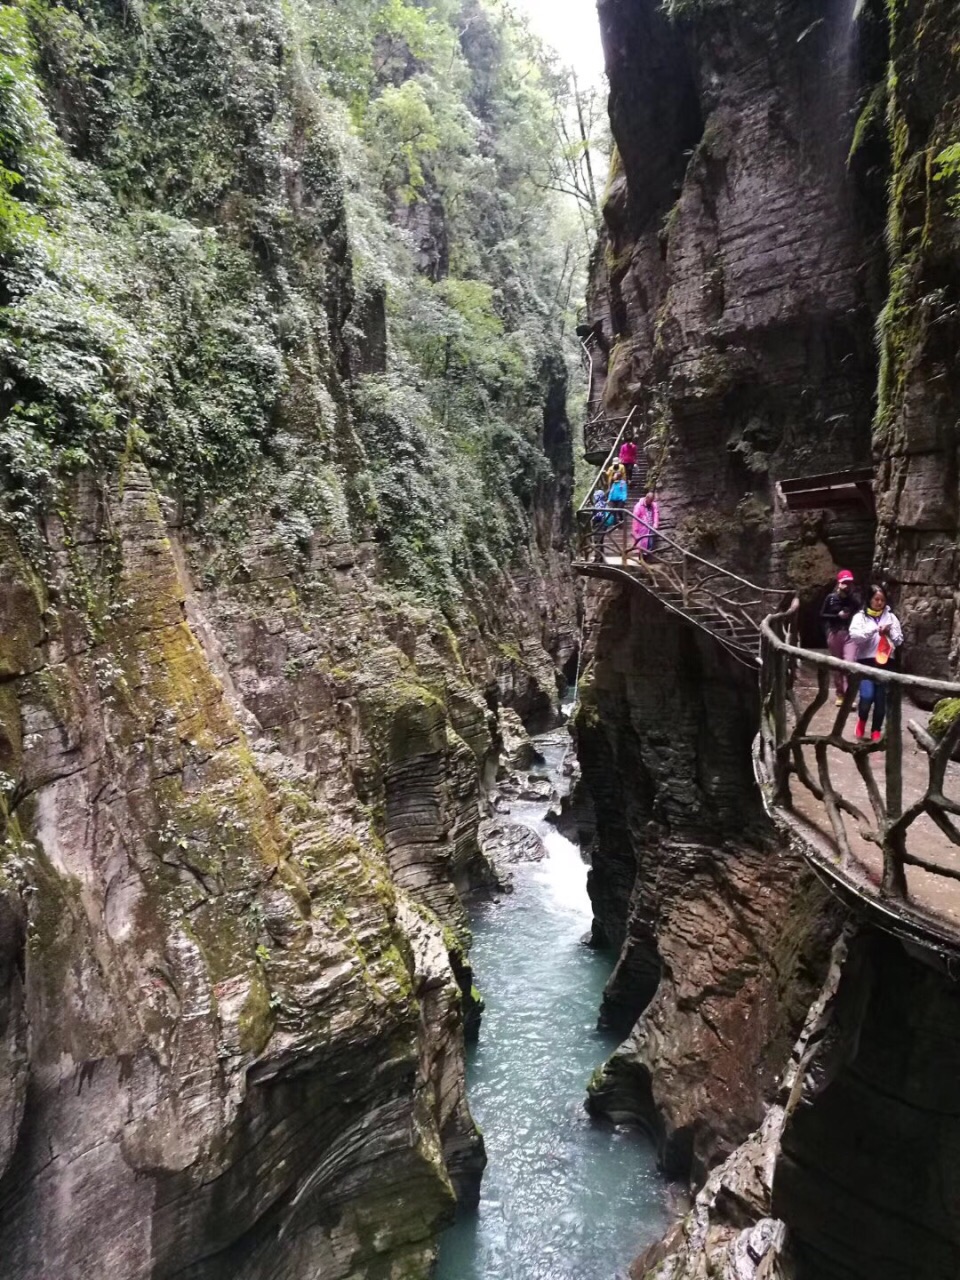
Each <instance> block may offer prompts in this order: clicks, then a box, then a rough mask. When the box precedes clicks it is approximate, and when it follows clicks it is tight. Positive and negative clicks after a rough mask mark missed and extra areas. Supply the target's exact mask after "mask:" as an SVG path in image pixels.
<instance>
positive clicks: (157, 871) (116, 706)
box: [0, 465, 569, 1280]
mask: <svg viewBox="0 0 960 1280" xmlns="http://www.w3.org/2000/svg"><path fill="white" fill-rule="evenodd" d="M545 518H546V516H545ZM47 535H48V545H49V548H50V553H51V568H50V572H49V575H48V577H47V579H46V581H44V579H43V578H41V576H40V575H38V574H37V572H36V570H35V569H33V568H32V567H31V566H30V565H29V564H28V563H27V561H26V560H25V559H24V558H23V557H22V556H21V555H19V553H18V552H17V551H16V548H15V545H14V544H13V542H12V541H11V540H9V539H8V540H7V542H6V543H5V545H4V555H3V565H4V576H3V580H2V584H0V615H2V617H3V619H4V624H5V625H4V633H5V641H4V646H3V662H2V668H0V678H2V684H0V688H2V691H3V703H2V706H3V717H2V726H3V732H2V737H0V742H2V751H3V765H4V770H5V774H6V775H7V778H8V785H7V787H6V790H5V793H4V811H3V812H4V820H5V829H6V838H5V845H4V855H3V860H2V864H0V977H2V979H3V982H2V988H0V1063H2V1066H3V1068H4V1069H3V1073H2V1079H3V1083H2V1086H0V1173H2V1175H3V1176H2V1178H0V1254H2V1256H3V1258H4V1275H5V1276H9V1277H11V1280H14V1278H15V1280H33V1278H34V1277H36V1278H37V1280H39V1278H40V1277H46V1276H47V1275H49V1274H51V1273H52V1272H57V1273H59V1274H63V1275H77V1276H79V1275H92V1274H103V1273H105V1272H106V1271H108V1270H109V1272H110V1274H111V1275H112V1276H117V1277H135V1276H144V1277H146V1276H148V1275H149V1276H154V1275H173V1274H177V1275H184V1276H191V1277H196V1278H197V1280H212V1278H213V1277H224V1280H226V1277H228V1276H229V1277H230V1278H231V1280H237V1278H239V1277H241V1276H242V1277H251V1278H252V1277H259V1276H263V1275H265V1274H267V1273H268V1272H269V1274H270V1275H271V1276H276V1277H284V1278H286V1277H290V1278H291V1280H293V1277H300V1276H307V1275H315V1274H317V1269H318V1268H319V1269H320V1271H322V1273H323V1274H324V1275H325V1276H330V1277H337V1276H342V1277H347V1276H350V1277H361V1276H363V1277H368V1276H369V1277H371V1278H372V1277H381V1276H382V1277H384V1278H385V1277H387V1276H388V1275H396V1274H397V1268H402V1269H403V1273H404V1274H409V1275H425V1274H426V1271H427V1269H428V1268H429V1265H430V1262H431V1260H432V1258H433V1254H434V1247H435V1232H436V1229H437V1227H438V1224H440V1223H441V1222H442V1221H443V1220H444V1219H445V1218H446V1217H447V1216H448V1214H449V1213H450V1211H451V1209H452V1206H453V1203H454V1197H455V1195H456V1196H458V1197H459V1198H460V1199H461V1200H462V1201H463V1202H465V1203H470V1202H472V1201H473V1200H474V1199H475V1197H476V1195H477V1191H478V1181H479V1174H480V1171H481V1169H482V1167H483V1160H484V1157H483V1143H482V1139H481V1138H480V1135H479V1134H478V1132H477V1131H476V1129H475V1128H474V1126H473V1123H472V1120H471V1118H470V1115H469V1110H468V1108H467V1103H466V1098H465V1090H464V1078H463V1059H462V1050H463V1023H464V1014H465V1013H466V1014H468V1015H471V1016H472V1009H471V1008H470V1001H471V1000H472V996H471V994H470V993H471V974H470V970H469V965H468V963H467V961H466V958H465V954H464V950H463V947H464V943H465V942H466V941H467V940H468V938H469V934H468V931H467V930H466V925H465V917H464V913H463V906H462V901H461V898H460V896H459V895H460V893H461V892H463V891H465V890H467V889H469V888H472V887H475V886H476V885H478V884H482V883H485V882H486V881H487V879H488V878H489V871H488V868H487V866H486V863H485V861H484V859H483V858H482V856H481V854H480V850H479V846H478V841H477V827H478V823H479V819H480V817H481V813H482V804H483V795H484V781H485V777H486V776H488V774H489V771H490V767H491V766H492V764H493V763H494V762H495V758H496V747H497V739H498V735H499V730H498V726H497V721H496V716H495V714H494V711H491V706H493V707H494V709H495V708H496V705H497V703H496V699H497V697H498V696H499V693H501V692H502V693H504V695H505V696H510V694H511V693H512V691H513V689H514V687H515V686H516V687H518V688H520V689H521V691H522V693H523V694H524V696H527V695H529V691H530V689H531V688H534V687H535V688H537V690H538V692H539V696H540V698H541V699H542V700H543V702H544V704H545V705H547V706H549V705H551V704H552V705H555V702H556V678H555V675H554V668H553V667H552V664H551V663H550V660H549V658H548V656H547V654H546V652H545V651H544V650H543V649H542V648H541V647H540V644H539V641H540V636H541V635H544V636H546V634H547V633H546V630H543V631H542V630H541V627H544V628H548V627H549V626H550V625H551V623H550V618H549V609H548V608H547V607H546V605H545V606H544V619H546V621H544V619H541V617H540V616H539V612H540V611H539V609H536V608H533V609H532V614H533V617H534V619H535V629H534V630H531V629H530V628H529V627H528V626H527V612H526V611H527V610H531V602H530V600H529V595H528V593H529V588H530V585H531V583H530V581H529V580H528V581H527V582H526V583H525V592H524V594H523V595H521V594H520V593H519V592H516V593H513V592H512V591H511V590H510V589H509V584H507V583H506V582H505V583H504V588H505V589H504V590H503V591H502V592H501V599H500V601H499V602H498V604H497V606H494V605H493V604H492V603H491V604H490V605H489V609H490V613H489V615H488V617H489V618H492V617H493V616H494V614H495V610H496V611H497V612H496V616H497V618H498V620H499V625H500V626H501V627H502V628H503V630H502V632H501V634H505V635H506V634H516V635H518V636H522V637H523V638H524V645H525V647H526V648H527V649H528V650H529V652H530V653H531V654H532V653H534V652H536V653H537V655H538V659H537V662H538V665H535V664H533V663H532V662H531V661H527V660H526V659H525V658H524V656H523V654H521V653H520V651H519V649H518V650H517V651H516V652H515V653H514V654H513V655H512V656H511V657H510V658H509V659H505V658H504V656H503V655H502V654H500V653H499V652H498V650H497V648H496V645H495V644H493V645H491V644H490V643H489V642H488V641H487V640H486V639H485V638H484V637H482V636H481V633H480V630H479V626H478V625H477V624H475V625H474V629H473V630H468V629H465V632H464V635H463V637H462V639H463V654H461V650H460V646H459V644H458V640H457V637H456V636H455V635H454V633H453V632H452V631H451V629H450V627H449V626H448V625H447V624H446V623H445V622H444V621H443V619H442V618H441V617H440V616H439V615H437V614H434V613H431V612H430V611H429V610H426V609H422V608H419V609H418V608H416V607H414V606H401V605H399V604H398V603H397V602H396V601H395V599H393V598H392V597H390V596H388V594H387V593H386V592H382V591H380V590H379V589H378V587H377V584H376V576H375V573H374V565H373V562H372V560H371V558H370V553H369V551H365V550H364V549H363V548H356V547H353V548H348V547H343V546H339V547H328V548H319V547H318V548H317V550H316V553H315V557H314V563H313V566H312V569H313V572H312V574H311V575H309V577H308V576H306V575H304V574H303V573H302V571H301V572H300V573H299V575H298V574H297V573H295V572H293V570H292V569H291V566H290V565H284V564H282V563H280V562H278V560H277V559H276V557H269V556H268V555H266V554H264V555H263V556H262V557H259V558H258V557H257V556H256V555H255V554H254V553H253V552H251V554H250V557H249V564H250V566H251V571H250V572H249V574H248V575H247V576H246V582H245V585H244V586H242V587H238V586H236V584H234V585H233V587H232V588H230V589H227V588H226V587H224V586H223V585H220V586H218V587H217V588H216V589H207V590H198V589H197V587H196V582H197V581H198V580H199V578H198V576H195V575H194V572H193V571H192V570H191V564H193V565H194V566H195V565H196V564H198V563H204V562H208V557H209V548H206V554H207V561H204V560H203V558H202V552H201V548H200V547H199V545H198V544H196V543H195V541H194V540H192V539H191V537H190V536H189V535H188V533H187V531H186V530H178V529H173V530H170V529H168V527H167V523H166V521H165V519H164V514H163V507H162V504H161V502H160V500H159V499H158V496H157V493H156V491H155V489H154V487H153V485H152V483H151V481H150V478H149V476H148V475H147V473H146V471H145V470H144V469H142V468H140V467H138V466H135V465H131V466H130V467H129V468H128V470H127V472H126V474H125V475H124V477H123V479H122V482H120V483H118V484H115V485H113V486H110V487H109V488H107V489H102V488H101V487H100V486H99V485H96V484H94V483H92V482H85V483H83V484H81V485H80V486H79V487H78V489H77V492H76V499H75V502H74V504H72V505H71V506H70V507H69V508H68V507H65V508H64V509H63V510H62V511H61V513H60V515H59V516H58V517H57V519H55V520H51V521H50V523H49V525H48V530H47ZM534 605H535V602H534ZM559 608H560V606H558V609H559ZM321 610H322V612H321ZM560 616H562V610H561V612H560ZM511 624H515V629H514V630H510V629H509V627H510V625H511ZM567 625H568V627H569V624H567ZM565 635H566V632H564V636H557V637H556V640H555V643H556V645H557V646H558V648H557V651H558V653H561V654H562V653H563V650H564V645H565V644H566V643H567V640H566V639H565V638H564V637H565ZM464 655H466V656H464ZM467 663H469V664H470V667H469V668H468V666H467V665H466V664H467ZM521 671H522V672H524V673H526V675H525V679H524V681H522V682H518V681H517V678H516V677H517V673H519V672H521ZM511 672H512V673H513V675H512V676H511V675H510V673H511ZM541 672H542V673H543V675H544V678H545V679H546V678H547V676H548V675H549V679H550V685H551V686H552V687H547V688H541V687H540V685H539V684H537V675H538V673H541ZM484 691H485V692H486V695H487V696H486V697H485V696H484ZM91 1221H96V1222H97V1223H98V1228H97V1230H96V1231H95V1232H94V1231H88V1230H86V1229H85V1224H87V1223H89V1222H91Z"/></svg>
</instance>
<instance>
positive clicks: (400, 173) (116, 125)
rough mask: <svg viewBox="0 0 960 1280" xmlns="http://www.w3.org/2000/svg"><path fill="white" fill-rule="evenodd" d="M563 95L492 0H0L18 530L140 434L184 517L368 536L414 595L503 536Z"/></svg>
mask: <svg viewBox="0 0 960 1280" xmlns="http://www.w3.org/2000/svg"><path fill="white" fill-rule="evenodd" d="M567 95H568V87H567V85H566V81H565V78H564V77H563V76H562V75H560V74H558V72H557V71H556V69H555V68H553V67H552V66H551V64H550V62H549V60H548V59H547V58H546V57H545V55H544V53H543V51H542V50H541V49H540V47H539V46H538V45H537V43H536V42H535V41H534V40H533V38H532V37H531V36H530V34H529V33H528V32H527V31H526V30H525V28H524V27H523V26H522V25H521V24H520V23H518V21H517V20H516V19H515V18H514V17H513V16H512V14H511V13H510V11H509V10H508V9H507V8H506V7H504V6H503V5H502V4H501V3H500V0H432V2H431V3H425V2H419V3H418V2H417V0H341V2H335V0H244V3H240V2H239V0H203V2H202V3H197V0H168V2H167V3H164V4H163V5H156V4H152V3H149V0H63V2H62V3H58V2H57V0H15V2H14V3H12V4H7V5H4V6H0V258H2V263H0V265H2V269H3V281H4V283H3V286H2V293H0V308H2V310H0V352H2V360H3V385H2V391H0V394H2V397H3V399H2V405H0V413H2V427H0V479H2V482H3V491H4V492H3V501H2V518H3V520H4V521H6V522H8V523H10V524H12V525H13V527H14V528H15V529H16V531H17V533H18V536H19V538H20V540H21V543H22V545H23V546H24V547H25V548H27V550H28V551H30V552H31V554H32V553H34V552H37V553H38V554H39V551H40V549H41V548H42V539H41V537H40V522H41V517H42V514H43V512H45V511H48V510H50V509H51V508H53V507H55V506H56V505H57V503H58V502H59V501H60V500H61V497H62V494H63V493H64V492H66V491H67V490H68V489H69V479H70V477H71V476H72V475H73V474H75V473H76V472H77V471H79V470H86V471H93V472H94V473H96V474H101V475H103V476H104V477H105V478H109V477H110V476H111V475H115V474H116V473H117V470H118V468H121V467H122V466H123V465H124V464H125V463H127V462H129V460H130V459H132V458H140V459H142V460H144V461H145V462H146V463H147V464H148V466H149V467H150V469H151V471H152V473H153V475H154V476H155V478H156V480H157V482H158V483H159V484H161V485H162V486H163V487H164V488H165V489H166V490H167V491H168V492H169V493H170V494H171V495H172V496H173V497H174V498H176V500H177V501H178V502H179V504H180V506H181V509H182V510H183V511H184V513H185V518H186V519H187V520H188V521H190V522H192V524H193V525H194V526H195V527H197V528H199V529H201V530H202V531H205V532H206V533H207V534H209V536H210V537H211V538H216V539H221V540H222V539H224V538H227V537H242V535H243V530H244V529H245V527H246V526H247V524H248V523H249V522H250V521H251V520H254V519H261V520H262V518H263V513H268V515H269V520H270V527H271V529H272V531H273V533H274V535H275V537H276V539H277V541H278V542H279V543H280V544H281V546H282V547H283V548H285V549H286V550H287V551H288V552H289V553H290V554H292V555H296V554H299V553H302V552H305V551H306V550H307V548H308V547H309V545H310V543H311V540H313V539H316V538H317V537H324V536H328V537H336V538H343V537H350V538H352V539H358V538H361V537H364V536H369V535H371V534H372V535H373V536H375V537H376V538H377V539H378V540H379V541H380V543H381V544H382V549H383V560H384V564H385V566H386V568H387V571H388V572H389V573H390V574H391V575H392V576H393V577H395V578H396V579H397V580H398V581H399V582H401V583H403V584H404V585H405V586H407V587H409V588H411V589H413V590H415V591H416V592H417V593H418V594H421V595H426V596H429V597H431V598H432V599H434V600H437V601H439V602H441V603H447V602H450V601H453V600H455V599H456V598H457V596H458V595H459V594H460V593H461V592H462V591H463V589H464V587H465V585H468V584H470V583H471V582H472V581H475V580H476V579H477V577H478V576H482V575H484V574H486V573H487V572H488V571H489V570H490V568H491V566H493V565H494V564H495V563H496V562H502V561H503V560H504V559H505V558H509V557H510V556H511V555H512V554H514V552H515V549H516V548H517V546H518V545H519V546H521V547H522V546H523V545H524V544H525V543H526V541H527V535H528V528H529V512H530V509H531V503H532V500H533V497H534V494H535V492H536V491H537V489H538V486H540V485H541V484H542V483H543V482H544V480H545V479H546V478H547V476H548V473H549V463H548V461H547V459H546V457H545V456H544V453H543V451H542V448H541V431H542V416H543V403H544V384H545V380H546V379H547V377H548V376H551V377H555V376H556V373H557V361H556V351H557V344H558V341H559V339H560V336H561V333H562V332H563V330H564V327H565V325H566V327H567V330H568V331H569V325H568V324H567V321H568V316H567V313H568V310H569V307H570V302H571V297H573V298H574V299H575V297H576V289H577V286H578V284H579V281H580V279H581V277H580V275H579V272H580V270H581V268H582V265H583V258H584V256H585V249H586V248H587V246H586V244H585V241H584V235H583V229H582V227H581V225H580V220H579V218H578V217H577V214H576V212H575V211H573V210H571V209H570V208H569V206H567V207H566V208H564V207H563V206H561V205H559V204H558V203H557V198H556V197H555V194H554V192H555V188H556V187H557V186H558V185H561V184H560V183H558V172H559V173H562V169H563V166H564V165H565V164H569V163H570V162H571V160H572V161H573V162H574V163H576V162H577V160H578V157H577V156H576V154H575V153H576V149H577V148H576V146H573V147H572V148H571V147H570V144H569V137H568V138H567V139H566V144H565V142H564V139H563V137H562V136H558V129H557V123H558V119H559V118H561V117H562V116H563V113H564V112H565V110H566V108H567V105H568V104H567ZM565 145H566V150H565Z"/></svg>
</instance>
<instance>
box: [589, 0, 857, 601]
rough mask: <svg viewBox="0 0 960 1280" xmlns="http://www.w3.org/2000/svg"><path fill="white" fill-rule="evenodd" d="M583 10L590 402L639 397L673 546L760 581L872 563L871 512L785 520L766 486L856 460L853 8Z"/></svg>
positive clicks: (613, 1)
mask: <svg viewBox="0 0 960 1280" xmlns="http://www.w3.org/2000/svg"><path fill="white" fill-rule="evenodd" d="M675 7H676V8H677V10H678V11H680V13H679V16H678V17H677V18H675V19H671V18H669V17H668V16H666V14H665V13H664V11H663V7H662V6H661V5H660V4H659V3H657V2H656V0H641V2H640V3H618V2H617V0H603V2H602V3H601V4H600V5H599V13H600V23H601V31H602V33H603V40H604V47H605V50H606V57H607V67H608V72H609V76H610V88H611V96H610V114H611V122H612V127H613V133H614V139H615V142H616V144H617V156H616V157H615V164H614V170H613V178H612V181H611V183H610V186H609V190H608V194H607V199H606V204H605V209H604V216H605V224H606V227H605V232H604V242H603V245H602V248H601V250H600V252H599V254H598V257H597V261H596V268H595V272H594V276H593V280H592V295H591V311H592V314H591V318H592V319H600V320H602V322H603V326H604V329H605V332H606V335H607V337H608V339H609V340H610V342H611V346H612V351H611V356H610V365H609V374H608V378H607V382H606V388H605V398H606V403H607V405H608V407H609V409H610V410H611V411H613V412H618V411H621V410H623V411H624V412H625V411H626V407H627V406H630V405H633V404H637V405H639V406H640V409H641V412H642V413H643V415H644V417H645V420H646V422H647V430H648V432H649V435H650V439H651V442H652V443H651V451H652V456H653V458H654V461H655V464H656V473H657V474H658V476H659V481H660V487H661V490H662V500H663V502H664V504H666V505H667V506H668V508H669V510H670V513H671V515H673V516H674V517H675V518H676V520H677V522H678V527H679V529H680V531H681V532H682V533H683V534H685V536H686V538H687V539H688V541H690V542H692V543H695V544H698V545H699V546H700V547H701V548H703V549H705V551H706V554H708V555H710V554H711V553H717V554H718V555H722V557H723V558H724V560H725V561H727V562H729V563H731V564H734V565H736V564H739V565H741V566H743V567H744V568H747V567H749V569H750V571H751V573H752V574H753V575H754V576H755V577H756V576H757V575H758V574H761V573H763V574H766V575H767V576H768V577H769V578H770V579H771V580H772V581H775V582H786V581H789V582H791V583H798V584H799V585H801V586H808V585H813V584H815V583H817V581H818V575H819V577H823V576H824V575H825V574H829V571H830V568H831V565H832V563H833V561H832V560H831V555H834V556H836V557H838V558H839V557H843V558H844V559H853V560H854V561H855V562H857V563H858V564H859V565H860V566H862V567H864V568H866V566H867V565H868V564H869V559H870V552H871V550H872V547H871V545H870V543H871V538H872V530H871V528H870V522H869V520H868V519H866V520H865V519H864V518H863V517H862V516H858V515H857V514H856V513H854V518H853V519H852V520H851V519H850V518H849V517H845V518H839V517H830V516H827V515H824V516H820V515H817V514H814V515H811V516H809V517H807V518H805V519H798V518H797V517H796V516H793V517H791V516H789V515H788V514H787V513H786V512H784V511H782V510H780V509H779V508H778V507H777V505H776V503H775V501H774V484H775V482H776V481H777V480H778V479H782V478H785V477H790V476H795V475H803V474H805V473H806V474H810V473H818V472H821V473H822V472H825V471H830V470H835V469H841V468H843V467H847V466H852V465H860V466H863V465H868V464H869V462H870V424H871V417H872V403H873V393H874V384H875V363H876V362H875V355H874V347H873V320H874V316H875V314H876V311H877V309H878V307H879V305H880V301H881V299H882V293H881V292H880V288H881V287H882V278H881V274H882V271H881V264H882V253H881V252H880V246H879V232H880V230H881V226H880V225H879V224H880V219H879V217H877V215H876V213H875V214H874V220H875V224H874V225H871V221H870V216H869V214H868V213H865V212H864V206H863V204H862V202H861V201H860V200H859V195H858V185H857V181H856V178H855V168H856V167H855V166H854V170H853V171H851V170H849V169H848V167H847V153H848V150H849V147H850V139H851V136H852V132H853V127H854V121H855V118H856V108H857V103H858V95H859V93H860V89H861V74H862V73H861V62H862V61H863V60H864V59H867V58H868V57H869V56H870V52H871V51H870V50H869V49H865V48H863V41H862V40H861V39H860V37H858V35H857V31H856V29H855V28H854V27H853V25H852V23H851V18H852V12H851V11H852V8H853V5H852V4H851V5H843V4H836V3H826V2H825V0H805V2H804V3H801V4H795V5H788V6H787V5H784V6H773V5H760V4H757V5H751V4H742V5H741V4H735V5H725V4H709V3H708V4H704V5H702V6H697V7H696V8H695V9H694V7H693V6H689V8H690V13H691V16H690V17H689V18H686V17H684V16H683V14H684V13H686V11H687V6H683V5H677V6H675Z"/></svg>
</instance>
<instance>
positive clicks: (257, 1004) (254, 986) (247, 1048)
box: [239, 966, 276, 1057]
mask: <svg viewBox="0 0 960 1280" xmlns="http://www.w3.org/2000/svg"><path fill="white" fill-rule="evenodd" d="M275 1021H276V1020H275V1018H274V1015H273V1009H272V1008H271V1004H270V989H269V987H268V986H267V983H266V980H265V979H264V977H263V974H262V973H261V971H260V968H259V966H258V967H256V968H255V969H254V970H253V972H252V974H251V979H250V993H249V995H248V996H247V998H246V1000H245V1001H244V1005H243V1009H242V1010H241V1011H240V1021H239V1027H240V1048H241V1050H242V1051H243V1052H244V1053H248V1054H250V1055H251V1056H252V1057H256V1056H257V1055H258V1054H260V1053H262V1052H263V1050H264V1049H265V1048H266V1046H267V1043H268V1041H269V1039H270V1037H271V1036H272V1035H273V1028H274V1025H275Z"/></svg>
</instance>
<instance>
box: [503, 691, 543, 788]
mask: <svg viewBox="0 0 960 1280" xmlns="http://www.w3.org/2000/svg"><path fill="white" fill-rule="evenodd" d="M497 722H498V725H499V729H500V739H501V742H502V744H503V765H502V769H503V771H504V773H508V772H509V771H510V770H514V771H517V772H522V771H524V770H526V769H529V768H530V767H531V765H534V764H536V763H537V762H538V761H540V760H542V759H543V757H542V756H541V755H540V752H539V751H538V750H537V748H536V747H535V746H534V743H533V740H532V739H531V737H530V735H529V734H528V733H527V731H526V729H525V728H524V727H523V721H522V720H521V719H520V717H519V716H518V715H517V713H516V711H514V710H513V708H512V707H501V708H500V710H499V712H498V715H497Z"/></svg>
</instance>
